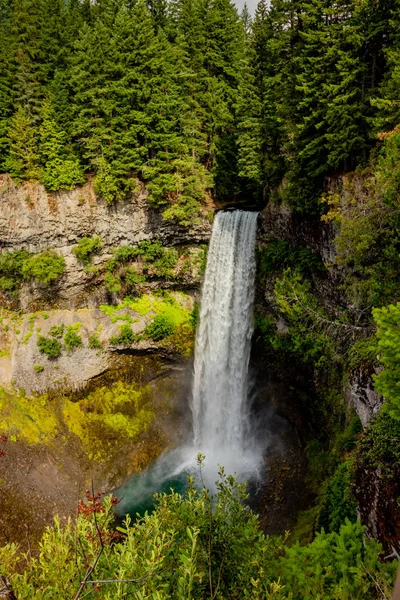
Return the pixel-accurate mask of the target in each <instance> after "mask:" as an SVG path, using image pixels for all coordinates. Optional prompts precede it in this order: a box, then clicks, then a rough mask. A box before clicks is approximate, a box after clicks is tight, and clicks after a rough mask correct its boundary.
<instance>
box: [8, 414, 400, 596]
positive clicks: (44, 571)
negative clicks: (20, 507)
mask: <svg viewBox="0 0 400 600" xmlns="http://www.w3.org/2000/svg"><path fill="white" fill-rule="evenodd" d="M92 415H93V416H96V415H95V414H94V413H90V412H89V413H88V417H91V416H92ZM200 460H202V457H200ZM245 498H246V492H245V486H244V485H243V484H238V483H237V481H236V480H235V479H234V478H233V477H231V476H227V475H226V474H225V473H224V471H223V469H222V468H221V470H220V475H219V479H218V482H217V493H216V495H215V496H214V497H213V496H212V495H211V494H210V492H209V491H207V490H206V489H200V490H197V489H196V488H195V487H194V482H193V479H192V478H190V479H189V487H188V490H187V492H186V494H185V495H181V494H177V493H174V492H173V491H172V492H171V493H170V494H162V495H158V496H157V507H156V509H155V511H154V512H153V513H152V514H151V515H149V514H146V515H145V516H144V517H142V518H138V519H137V520H136V522H134V523H132V521H131V520H130V518H127V519H126V522H125V523H124V524H123V525H122V527H119V528H118V532H119V534H116V533H115V531H114V532H113V529H112V520H113V515H112V506H113V501H112V498H111V497H105V498H104V500H103V502H102V503H100V502H99V497H98V496H96V497H95V498H93V497H92V496H91V495H90V494H89V493H88V495H87V500H86V501H85V502H84V501H81V502H80V504H79V511H78V518H77V521H76V524H73V522H72V521H69V522H68V523H67V524H66V525H64V526H61V523H60V521H59V520H58V519H56V520H55V522H54V525H53V527H51V528H49V529H47V530H46V532H45V534H44V536H43V540H42V543H41V546H40V553H39V554H38V555H37V556H32V557H31V556H30V557H29V559H28V564H27V565H26V567H25V570H24V571H23V572H22V573H21V572H19V571H18V570H17V568H16V565H17V562H18V558H19V557H18V552H17V549H16V548H15V547H14V546H12V545H7V546H6V547H5V548H3V549H1V550H0V558H1V565H2V569H3V570H4V569H6V571H4V572H7V574H8V576H9V577H10V582H11V586H12V588H13V590H14V593H15V594H16V595H17V596H18V597H19V598H21V600H24V599H27V598H30V599H32V600H34V599H39V598H41V597H42V596H43V593H44V592H45V593H47V594H48V593H54V594H56V596H57V598H59V600H64V599H65V600H66V599H67V598H71V597H72V596H73V594H75V593H76V591H77V590H78V589H79V585H80V581H81V580H82V576H81V573H82V572H83V571H84V569H85V568H87V567H86V565H87V564H89V565H92V564H93V563H94V561H95V560H96V557H97V561H96V567H95V569H94V571H93V574H92V577H93V579H96V580H113V581H112V582H110V583H108V584H106V585H104V586H103V585H102V584H101V583H99V586H101V594H102V598H104V600H111V599H113V600H117V599H121V600H122V599H123V598H128V596H129V595H131V593H132V583H128V582H125V581H123V580H126V579H135V580H138V581H137V582H136V583H135V596H136V597H137V598H157V599H159V600H166V599H167V598H171V597H174V598H176V599H177V600H189V599H190V600H200V599H201V598H208V597H210V598H211V597H212V595H213V594H214V593H215V591H217V592H218V597H220V598H221V599H223V598H225V599H228V598H229V599H230V600H236V599H237V600H239V599H241V600H243V599H246V598H249V599H250V598H251V599H252V600H262V599H265V598H268V599H269V600H272V599H274V600H285V599H287V600H289V598H291V599H293V600H303V599H305V598H307V599H308V598H316V599H318V600H322V599H324V600H337V598H341V599H343V600H361V599H362V600H372V599H373V598H374V597H376V592H377V591H378V590H379V591H380V593H381V592H382V590H383V591H384V593H386V594H388V593H389V589H390V586H391V585H392V581H393V575H394V570H395V568H396V564H395V563H389V564H384V563H383V564H382V563H380V561H379V558H378V553H379V551H380V546H379V545H378V544H377V543H376V542H374V541H371V540H367V539H365V538H364V535H363V528H362V527H361V525H360V524H359V523H350V522H349V521H347V522H346V523H345V524H344V525H342V526H341V528H340V531H339V532H338V533H336V532H334V533H329V534H326V533H323V532H322V533H319V534H317V536H316V539H315V540H314V541H313V542H312V543H311V544H309V545H308V546H305V547H301V546H299V545H295V546H293V547H292V548H285V547H284V540H282V539H281V538H274V537H271V536H264V534H263V533H262V532H261V530H260V528H259V522H258V517H257V516H256V515H254V514H253V513H252V512H251V511H249V510H248V509H247V508H246V506H245V505H244V503H243V500H244V499H245ZM96 502H97V504H96ZM94 506H95V508H94V509H93V507H94ZM94 510H95V511H96V513H95V514H94ZM99 530H100V531H101V532H102V543H100V541H99V537H98V531H99ZM77 539H79V540H80V552H76V540H77ZM117 540H118V541H119V543H115V541H117ZM249 548H251V552H250V553H249ZM100 550H101V551H100ZM72 557H75V559H74V560H72ZM366 572H367V573H368V574H369V576H366ZM117 579H118V580H119V582H117V581H114V580H117ZM121 580H122V581H121ZM86 593H89V596H90V597H91V596H93V597H94V595H95V594H97V593H98V592H97V591H95V590H93V591H92V588H91V589H90V590H88V591H87V592H86Z"/></svg>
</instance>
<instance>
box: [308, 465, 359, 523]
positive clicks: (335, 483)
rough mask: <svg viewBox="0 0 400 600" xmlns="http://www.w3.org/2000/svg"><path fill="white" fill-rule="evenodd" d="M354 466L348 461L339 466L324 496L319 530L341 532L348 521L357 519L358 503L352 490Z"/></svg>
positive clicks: (319, 517)
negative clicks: (343, 524)
mask: <svg viewBox="0 0 400 600" xmlns="http://www.w3.org/2000/svg"><path fill="white" fill-rule="evenodd" d="M353 469H354V465H353V463H352V462H351V461H350V460H346V461H345V462H343V463H342V464H340V465H339V466H338V468H337V469H336V471H335V473H334V475H333V477H332V479H331V480H330V481H329V483H328V485H327V487H326V490H325V492H324V494H323V506H322V510H321V511H320V513H319V516H318V525H317V530H318V531H319V530H320V529H321V528H323V529H324V530H325V531H326V532H331V531H337V532H338V531H340V527H341V525H342V523H344V522H345V520H346V519H348V520H349V521H351V522H352V523H355V522H356V519H357V512H356V509H357V503H356V498H355V495H354V490H353V488H352V482H353V477H352V472H353Z"/></svg>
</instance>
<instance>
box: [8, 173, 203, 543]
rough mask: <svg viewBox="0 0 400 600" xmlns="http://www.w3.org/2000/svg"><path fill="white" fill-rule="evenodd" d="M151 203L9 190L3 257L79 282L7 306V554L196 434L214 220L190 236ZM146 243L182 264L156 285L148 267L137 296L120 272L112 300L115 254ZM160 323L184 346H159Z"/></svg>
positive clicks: (156, 273) (163, 272)
mask: <svg viewBox="0 0 400 600" xmlns="http://www.w3.org/2000/svg"><path fill="white" fill-rule="evenodd" d="M147 198H148V193H147V191H146V189H145V188H143V187H142V188H141V189H140V191H139V192H138V193H137V194H135V195H132V196H131V197H130V198H128V199H127V200H126V201H125V202H121V203H120V204H116V205H112V206H108V205H107V204H106V203H105V202H104V201H103V200H101V199H99V198H98V197H97V196H96V194H95V193H94V190H93V186H92V183H91V182H90V181H88V183H87V184H86V185H85V186H84V187H82V188H79V189H74V190H72V191H69V192H62V193H61V192H60V193H55V194H50V193H48V192H46V190H45V189H44V188H43V186H41V185H38V184H31V183H26V184H25V185H21V186H15V185H14V183H13V182H12V181H11V180H10V179H9V178H8V177H7V176H1V179H0V246H1V249H2V251H3V252H4V251H10V252H13V251H15V250H27V251H29V252H32V253H38V252H41V251H43V250H48V249H51V250H54V251H55V252H56V253H57V254H59V255H62V257H63V258H64V260H65V271H64V273H63V275H62V276H61V277H60V278H59V279H58V280H56V281H55V282H53V283H51V284H50V285H46V286H45V285H42V284H40V283H37V282H35V281H34V280H30V281H22V282H21V285H20V286H19V288H18V290H17V291H15V292H12V293H7V292H3V293H0V306H1V308H0V312H1V314H0V434H1V436H2V437H1V438H0V462H1V465H0V467H1V471H2V486H1V487H2V490H1V492H2V493H1V494H0V504H1V511H0V512H1V515H0V543H1V542H4V541H5V540H6V539H9V540H10V539H11V540H15V541H18V542H21V543H22V544H26V543H27V539H28V543H29V542H32V543H34V542H35V540H36V539H38V538H39V537H40V535H41V532H42V530H43V527H44V526H45V525H46V524H49V523H50V522H51V520H52V517H53V515H54V514H56V513H58V514H60V515H61V516H64V517H67V516H69V515H70V514H74V513H75V510H76V501H77V498H79V497H80V496H82V494H83V493H84V490H85V489H87V488H89V489H90V488H91V485H92V482H93V485H94V487H95V489H96V490H99V489H105V490H110V489H113V488H114V487H117V486H118V485H120V484H121V482H122V481H123V479H124V478H126V477H127V476H129V474H131V473H133V472H135V471H139V470H141V469H144V468H146V466H147V465H148V464H149V463H150V462H151V461H153V460H155V459H156V458H157V456H158V455H159V454H160V453H161V452H163V451H164V450H166V449H167V448H171V447H173V446H174V445H175V444H179V443H180V442H181V441H182V439H185V437H186V436H187V435H188V432H189V431H190V426H189V423H188V420H187V417H188V415H187V411H188V405H187V397H188V393H189V389H190V371H191V362H190V358H191V353H192V350H193V343H194V326H193V323H192V322H191V318H192V317H191V311H192V310H193V308H194V303H195V300H196V298H197V296H198V293H199V288H200V284H201V280H202V270H203V267H204V261H205V256H206V254H205V252H206V249H205V244H207V242H208V240H209V237H210V234H211V228H212V224H211V219H210V218H209V216H207V215H204V217H203V218H199V219H198V220H197V221H196V222H195V223H193V226H192V227H190V228H187V227H181V226H179V225H177V224H176V223H172V222H170V221H169V222H168V221H164V220H163V218H162V216H161V214H160V213H159V212H157V211H156V210H153V209H152V208H151V207H150V206H149V204H148V202H147ZM210 208H212V207H210ZM211 214H212V213H211ZM94 235H96V236H99V237H100V238H101V241H102V248H101V250H100V252H99V253H97V254H95V255H93V256H92V257H91V260H90V264H83V263H82V262H81V261H79V260H78V259H77V257H76V255H75V253H74V252H73V250H74V248H75V247H76V245H77V243H78V241H79V240H80V239H81V238H82V237H85V236H86V237H91V236H94ZM143 241H149V242H154V243H156V244H158V247H161V249H162V252H165V253H166V255H167V257H169V258H170V257H171V256H172V257H173V261H172V262H171V261H170V262H169V263H168V265H167V267H168V268H164V269H160V268H158V270H157V268H156V266H155V265H154V264H153V263H152V264H148V265H146V269H145V272H144V273H143V274H142V271H143V266H144V265H143V264H142V263H143V260H142V258H139V259H138V262H137V264H136V263H134V264H133V268H134V269H137V270H138V271H139V272H140V277H138V278H137V280H135V282H134V284H133V285H132V286H131V288H128V287H127V286H126V285H125V283H124V277H125V275H126V274H127V272H128V269H129V268H130V266H131V265H125V264H121V265H118V267H117V270H116V271H115V272H114V273H113V276H115V275H117V277H119V278H120V279H119V281H121V282H122V283H121V285H118V286H117V287H115V286H114V288H113V289H112V290H110V286H107V284H106V282H105V275H106V273H107V265H108V264H109V262H110V259H111V258H112V257H113V256H114V254H113V251H114V250H116V249H118V248H120V247H121V246H133V247H137V245H138V244H139V243H140V242H143ZM141 260H142V262H141ZM126 296H132V298H131V299H130V300H128V301H125V303H124V302H123V301H124V298H125V297H126ZM138 300H139V302H137V301H138ZM135 302H136V304H135ZM158 314H168V315H170V317H171V318H173V319H174V323H175V325H176V326H175V332H174V334H173V335H167V336H166V337H165V338H163V336H162V335H161V336H160V335H156V334H154V335H153V336H151V335H147V333H146V332H147V329H146V328H147V327H148V326H149V324H151V323H152V321H153V320H154V318H155V317H156V316H157V315H158ZM171 315H172V316H171ZM124 326H125V329H124ZM128 330H129V331H128ZM124 331H125V335H126V332H127V331H128V337H127V338H126V337H124V336H123V335H122V337H121V332H122V333H123V332H124ZM67 333H69V334H70V336H71V335H72V338H71V339H73V340H75V342H74V343H73V344H72V346H71V345H70V344H68V343H67V337H66V334H67ZM167 333H168V332H167ZM42 338H44V339H45V340H47V342H49V341H50V343H51V344H52V347H53V348H54V347H56V348H57V344H60V346H61V348H59V349H58V355H57V356H51V355H49V354H48V353H46V352H45V353H43V352H41V349H40V347H39V344H40V340H41V339H42ZM121 385H122V386H125V387H122V388H121V392H118V390H119V389H120V388H119V387H118V386H121ZM116 386H117V387H116ZM111 389H116V390H117V391H116V392H115V394H114V397H113V399H111V400H110V398H108V396H107V393H108V390H111ZM92 392H94V394H92V396H91V395H90V394H91V393H92ZM39 394H40V396H38V395H39ZM118 394H119V395H118ZM88 398H89V400H88ZM90 398H93V400H90ZM101 398H103V400H102V401H101ZM88 402H94V404H93V405H90V406H89V405H88ZM97 402H99V404H98V405H97V404H96V403H97ZM110 402H111V404H110ZM107 411H111V412H107ZM143 411H144V412H143ZM90 415H94V416H93V418H92V420H90ZM135 419H136V420H135ZM129 428H130V429H129ZM136 429H137V431H138V433H136ZM3 453H4V454H3ZM26 524H29V527H30V529H29V532H28V537H27V533H26V532H27V530H26Z"/></svg>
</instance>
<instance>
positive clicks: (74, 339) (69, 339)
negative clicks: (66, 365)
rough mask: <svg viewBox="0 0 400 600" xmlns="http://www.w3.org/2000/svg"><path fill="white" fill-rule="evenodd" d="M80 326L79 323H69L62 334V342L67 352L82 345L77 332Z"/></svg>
mask: <svg viewBox="0 0 400 600" xmlns="http://www.w3.org/2000/svg"><path fill="white" fill-rule="evenodd" d="M80 328H81V323H75V325H69V326H68V327H67V330H66V332H65V335H64V344H65V347H66V349H67V350H68V352H70V351H71V350H73V349H74V348H78V347H79V346H82V338H81V336H80V335H79V334H78V333H77V331H79V330H80Z"/></svg>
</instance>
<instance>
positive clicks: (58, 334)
mask: <svg viewBox="0 0 400 600" xmlns="http://www.w3.org/2000/svg"><path fill="white" fill-rule="evenodd" d="M49 335H51V337H55V338H62V336H63V335H64V323H61V324H60V325H52V326H51V327H50V329H49Z"/></svg>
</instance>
